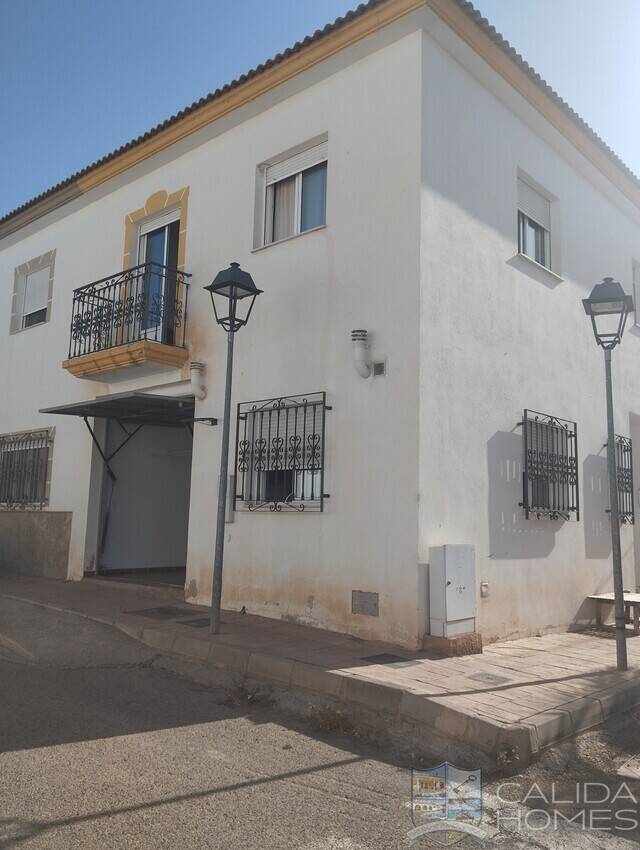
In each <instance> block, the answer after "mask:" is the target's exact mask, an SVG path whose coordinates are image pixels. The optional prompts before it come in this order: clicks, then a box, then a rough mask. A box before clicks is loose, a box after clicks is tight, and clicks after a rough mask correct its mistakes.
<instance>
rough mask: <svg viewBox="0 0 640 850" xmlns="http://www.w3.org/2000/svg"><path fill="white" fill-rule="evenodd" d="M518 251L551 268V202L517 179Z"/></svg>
mask: <svg viewBox="0 0 640 850" xmlns="http://www.w3.org/2000/svg"><path fill="white" fill-rule="evenodd" d="M518 251H519V253H520V254H524V255H525V256H527V257H529V258H530V259H531V260H534V261H535V262H536V263H539V264H540V265H541V266H545V267H546V268H548V269H550V268H551V201H550V200H549V199H548V198H545V197H544V195H542V194H540V192H538V191H537V190H536V189H534V188H533V187H532V186H530V185H529V183H527V182H526V181H525V180H523V179H522V178H521V177H518Z"/></svg>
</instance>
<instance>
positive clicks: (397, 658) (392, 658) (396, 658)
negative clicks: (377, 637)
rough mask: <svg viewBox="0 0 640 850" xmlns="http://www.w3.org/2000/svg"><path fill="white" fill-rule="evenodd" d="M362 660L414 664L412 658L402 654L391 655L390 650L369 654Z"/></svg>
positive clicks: (378, 662) (377, 662)
mask: <svg viewBox="0 0 640 850" xmlns="http://www.w3.org/2000/svg"><path fill="white" fill-rule="evenodd" d="M360 660H361V661H370V662H371V663H372V664H397V663H398V662H402V663H404V664H406V663H409V664H414V663H415V662H414V661H412V660H411V659H410V658H403V657H402V656H401V655H391V654H389V653H388V652H381V653H380V654H379V655H367V656H366V658H361V659H360Z"/></svg>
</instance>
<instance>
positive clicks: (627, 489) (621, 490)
mask: <svg viewBox="0 0 640 850" xmlns="http://www.w3.org/2000/svg"><path fill="white" fill-rule="evenodd" d="M615 443H616V481H617V485H618V511H619V514H620V522H626V523H629V525H633V523H634V521H635V509H634V507H635V506H634V503H633V449H632V444H631V438H630V437H622V436H620V435H619V434H616V437H615Z"/></svg>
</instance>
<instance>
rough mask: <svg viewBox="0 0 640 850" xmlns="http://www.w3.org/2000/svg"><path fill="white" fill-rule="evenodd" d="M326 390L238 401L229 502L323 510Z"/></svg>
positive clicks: (240, 506)
mask: <svg viewBox="0 0 640 850" xmlns="http://www.w3.org/2000/svg"><path fill="white" fill-rule="evenodd" d="M327 410H331V408H330V407H328V406H327V404H326V394H325V393H312V394H310V395H304V396H302V395H300V396H287V397H282V398H270V399H266V400H263V401H252V402H244V403H242V404H239V405H238V421H237V432H236V464H235V492H234V506H235V508H236V509H248V510H250V511H256V510H259V509H261V508H267V507H268V508H269V509H270V510H272V511H281V510H282V508H283V507H284V508H288V509H292V510H296V511H305V510H307V511H308V510H315V511H321V510H323V506H324V500H325V499H326V498H327V494H326V493H325V492H324V445H325V413H326V411H327Z"/></svg>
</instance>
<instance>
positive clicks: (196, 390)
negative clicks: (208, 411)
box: [189, 360, 207, 401]
mask: <svg viewBox="0 0 640 850" xmlns="http://www.w3.org/2000/svg"><path fill="white" fill-rule="evenodd" d="M189 368H190V370H191V392H192V393H193V395H194V396H195V397H196V398H197V399H198V400H199V401H202V399H203V398H206V397H207V388H206V386H205V385H204V381H203V375H204V363H200V362H199V361H198V360H192V361H191V363H190V364H189Z"/></svg>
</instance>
